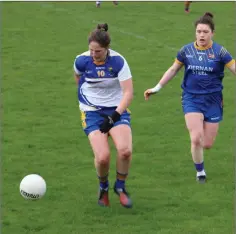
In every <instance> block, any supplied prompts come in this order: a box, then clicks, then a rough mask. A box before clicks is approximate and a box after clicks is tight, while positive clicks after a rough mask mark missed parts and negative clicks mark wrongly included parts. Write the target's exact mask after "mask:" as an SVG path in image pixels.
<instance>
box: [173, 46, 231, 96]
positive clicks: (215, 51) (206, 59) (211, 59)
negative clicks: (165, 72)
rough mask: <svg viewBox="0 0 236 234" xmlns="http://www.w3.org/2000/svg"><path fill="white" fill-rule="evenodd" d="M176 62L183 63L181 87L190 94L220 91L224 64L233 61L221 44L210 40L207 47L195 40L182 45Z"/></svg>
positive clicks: (226, 64) (229, 63)
mask: <svg viewBox="0 0 236 234" xmlns="http://www.w3.org/2000/svg"><path fill="white" fill-rule="evenodd" d="M176 62H177V63H180V64H184V66H185V73H184V79H183V82H182V85H181V87H182V89H183V90H184V91H185V92H188V93H192V94H209V93H215V92H219V91H222V89H223V85H222V80H223V78H224V68H225V66H227V67H230V66H231V65H232V64H233V63H234V62H235V61H234V60H233V58H232V56H231V55H230V54H229V52H228V51H227V50H226V49H225V48H224V47H223V46H221V45H219V44H217V43H215V42H212V43H211V44H210V45H209V46H208V47H199V46H197V45H196V42H193V43H190V44H188V45H185V46H183V47H182V48H181V49H180V51H179V52H178V54H177V58H176Z"/></svg>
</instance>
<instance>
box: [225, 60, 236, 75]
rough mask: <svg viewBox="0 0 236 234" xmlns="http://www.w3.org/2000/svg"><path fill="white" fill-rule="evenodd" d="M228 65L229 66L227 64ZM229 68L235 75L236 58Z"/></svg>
mask: <svg viewBox="0 0 236 234" xmlns="http://www.w3.org/2000/svg"><path fill="white" fill-rule="evenodd" d="M226 66H227V64H226ZM227 68H228V69H229V70H230V71H231V72H232V73H233V74H234V75H236V66H235V60H233V61H232V63H231V64H229V65H228V66H227Z"/></svg>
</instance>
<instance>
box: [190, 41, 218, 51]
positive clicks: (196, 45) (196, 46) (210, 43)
mask: <svg viewBox="0 0 236 234" xmlns="http://www.w3.org/2000/svg"><path fill="white" fill-rule="evenodd" d="M212 44H213V41H212V40H211V41H210V42H209V43H208V44H207V45H204V46H201V45H198V43H197V41H195V42H194V46H195V48H196V49H199V50H207V49H209V48H211V46H212Z"/></svg>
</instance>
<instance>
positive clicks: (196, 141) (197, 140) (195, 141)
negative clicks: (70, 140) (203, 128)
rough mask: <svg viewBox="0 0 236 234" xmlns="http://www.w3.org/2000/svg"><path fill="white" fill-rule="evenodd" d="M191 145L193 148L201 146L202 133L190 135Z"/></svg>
mask: <svg viewBox="0 0 236 234" xmlns="http://www.w3.org/2000/svg"><path fill="white" fill-rule="evenodd" d="M191 144H192V145H193V146H200V145H201V144H202V133H201V132H196V133H194V134H192V135H191Z"/></svg>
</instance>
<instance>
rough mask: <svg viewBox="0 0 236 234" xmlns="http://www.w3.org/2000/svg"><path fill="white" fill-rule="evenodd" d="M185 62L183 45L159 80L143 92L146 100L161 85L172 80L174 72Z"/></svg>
mask: <svg viewBox="0 0 236 234" xmlns="http://www.w3.org/2000/svg"><path fill="white" fill-rule="evenodd" d="M184 62H185V53H184V47H182V48H181V49H180V50H179V52H178V54H177V57H176V59H175V62H174V63H173V65H172V66H171V67H170V68H169V69H168V70H167V71H166V72H165V73H164V75H163V76H162V78H161V80H160V81H159V82H158V84H157V85H156V86H155V87H154V88H151V89H147V90H146V91H145V92H144V98H145V100H148V99H149V97H150V96H151V95H152V94H155V93H157V92H158V91H159V90H160V89H161V88H162V87H163V86H165V85H166V84H167V83H168V82H169V81H170V80H172V79H173V78H174V77H175V76H176V74H177V73H178V71H179V70H180V69H181V68H182V67H183V65H184Z"/></svg>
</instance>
